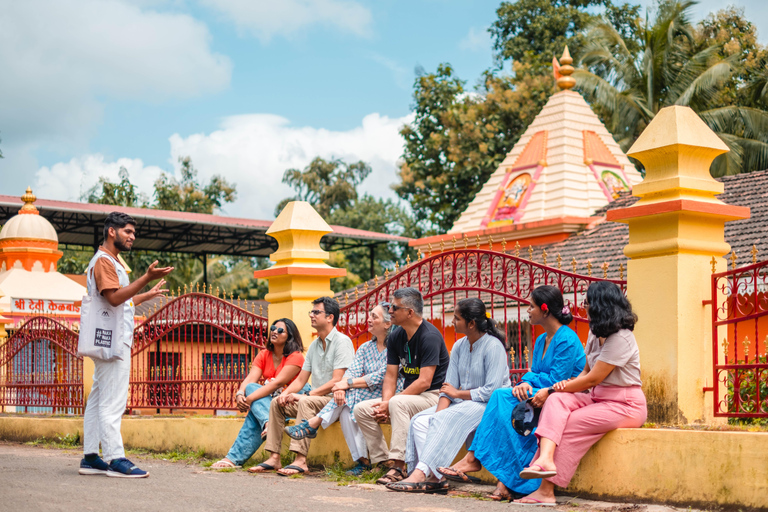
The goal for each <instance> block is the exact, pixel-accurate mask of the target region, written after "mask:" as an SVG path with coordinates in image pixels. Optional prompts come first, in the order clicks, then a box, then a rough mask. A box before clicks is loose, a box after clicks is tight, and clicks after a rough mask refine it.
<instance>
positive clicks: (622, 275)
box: [619, 263, 624, 281]
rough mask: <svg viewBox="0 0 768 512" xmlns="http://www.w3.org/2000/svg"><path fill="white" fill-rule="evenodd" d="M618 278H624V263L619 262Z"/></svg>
mask: <svg viewBox="0 0 768 512" xmlns="http://www.w3.org/2000/svg"><path fill="white" fill-rule="evenodd" d="M619 279H620V280H621V281H623V280H624V263H619Z"/></svg>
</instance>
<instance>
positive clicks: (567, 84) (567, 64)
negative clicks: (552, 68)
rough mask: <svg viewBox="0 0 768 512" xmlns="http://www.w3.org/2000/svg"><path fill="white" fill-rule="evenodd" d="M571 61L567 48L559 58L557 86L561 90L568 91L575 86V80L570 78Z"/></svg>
mask: <svg viewBox="0 0 768 512" xmlns="http://www.w3.org/2000/svg"><path fill="white" fill-rule="evenodd" d="M571 64H573V59H572V58H571V54H570V52H569V51H568V46H566V47H565V50H563V56H562V57H560V69H558V73H559V74H560V77H559V78H558V79H557V86H558V87H559V88H560V89H562V90H564V91H565V90H568V89H570V88H572V87H573V86H574V85H576V79H575V78H573V77H572V76H571V74H572V73H573V66H571Z"/></svg>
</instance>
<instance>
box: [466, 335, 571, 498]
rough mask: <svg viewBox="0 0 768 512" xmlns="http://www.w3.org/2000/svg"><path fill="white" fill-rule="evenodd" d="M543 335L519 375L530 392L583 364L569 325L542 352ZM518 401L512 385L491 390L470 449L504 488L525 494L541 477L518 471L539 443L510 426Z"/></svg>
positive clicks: (531, 490)
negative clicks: (531, 477) (528, 364)
mask: <svg viewBox="0 0 768 512" xmlns="http://www.w3.org/2000/svg"><path fill="white" fill-rule="evenodd" d="M545 339H546V333H544V334H542V335H541V336H539V337H538V338H537V339H536V345H535V347H534V349H533V360H532V364H531V371H529V372H528V373H526V374H525V375H523V378H522V379H521V380H522V381H523V382H527V383H528V384H530V385H531V387H533V394H536V392H537V391H538V390H539V389H542V388H548V387H550V386H552V385H553V384H554V383H555V382H559V381H561V380H565V379H569V378H571V377H575V376H577V375H578V374H580V373H581V371H582V370H583V369H584V365H585V364H586V357H585V356H584V347H583V346H582V345H581V341H580V340H579V337H578V336H577V335H576V333H575V332H573V330H571V329H570V328H569V327H567V326H565V325H563V326H562V327H560V329H558V331H557V332H556V333H555V335H554V337H553V338H552V341H551V342H550V344H549V348H548V349H547V352H546V354H542V353H543V352H544V340H545ZM542 356H543V357H542ZM531 396H533V395H531ZM518 403H520V401H519V400H518V399H517V398H515V397H514V395H513V394H512V389H511V388H503V389H497V390H496V391H494V392H493V394H492V395H491V399H490V400H489V401H488V406H487V407H486V408H485V413H484V414H483V419H482V420H481V421H480V425H478V427H477V430H476V431H475V438H474V440H473V441H472V446H470V448H469V450H470V451H474V452H475V457H476V458H477V459H478V460H479V461H480V462H481V463H482V465H483V467H485V469H487V470H488V471H489V472H490V473H491V474H492V475H493V476H495V477H496V478H498V479H499V481H500V482H501V483H503V484H504V485H505V486H507V489H509V490H510V491H513V492H517V493H520V494H525V495H527V494H530V493H532V492H533V491H535V490H536V489H538V488H539V485H540V484H541V480H540V479H534V480H523V479H522V478H520V476H519V473H520V471H522V470H523V468H525V467H527V466H528V464H530V462H531V459H533V456H534V455H535V454H536V450H537V449H538V445H537V442H536V436H535V435H533V433H531V434H529V435H528V436H521V435H520V434H518V433H517V432H516V431H515V429H514V428H513V427H512V421H511V417H512V409H514V408H515V406H516V405H517V404H518ZM534 432H535V430H534Z"/></svg>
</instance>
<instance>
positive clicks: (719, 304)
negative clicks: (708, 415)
mask: <svg viewBox="0 0 768 512" xmlns="http://www.w3.org/2000/svg"><path fill="white" fill-rule="evenodd" d="M732 262H733V267H734V268H732V269H731V270H728V271H726V272H720V273H716V274H712V297H711V304H712V362H713V379H714V380H713V382H714V386H713V387H712V391H713V393H714V405H715V413H714V414H715V416H724V417H733V418H768V361H767V360H766V358H768V261H762V262H759V263H757V262H754V258H753V262H754V263H753V264H752V265H749V266H747V267H742V268H735V266H736V265H735V257H733V258H732ZM707 302H709V301H707ZM707 390H709V388H707Z"/></svg>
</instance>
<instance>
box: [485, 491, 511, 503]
mask: <svg viewBox="0 0 768 512" xmlns="http://www.w3.org/2000/svg"><path fill="white" fill-rule="evenodd" d="M483 497H484V498H486V499H489V500H493V501H512V500H513V499H514V497H513V496H512V495H511V494H509V493H508V492H499V490H498V489H496V490H495V491H493V492H492V493H489V494H486V495H484V496H483Z"/></svg>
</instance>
